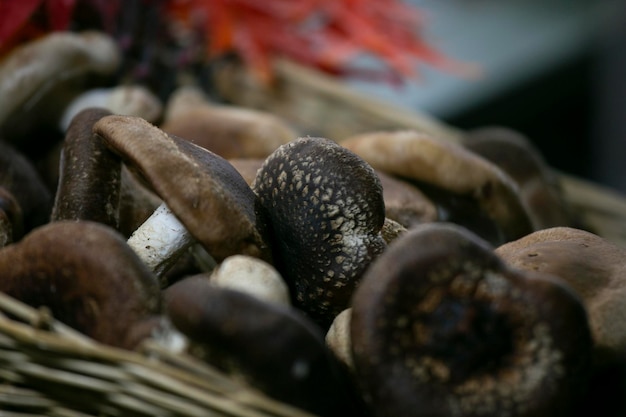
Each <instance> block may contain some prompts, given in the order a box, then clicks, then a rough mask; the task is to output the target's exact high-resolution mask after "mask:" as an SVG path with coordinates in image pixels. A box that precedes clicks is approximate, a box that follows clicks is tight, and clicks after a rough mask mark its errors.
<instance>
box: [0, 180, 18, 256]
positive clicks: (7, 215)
mask: <svg viewBox="0 0 626 417" xmlns="http://www.w3.org/2000/svg"><path fill="white" fill-rule="evenodd" d="M23 232H24V216H23V213H22V208H21V207H20V204H19V203H18V201H17V199H16V198H15V197H14V196H13V194H12V193H11V192H10V191H9V190H7V189H6V188H5V187H2V186H0V248H2V247H4V246H6V245H8V244H9V243H13V242H14V241H17V240H19V239H20V238H21V237H22V234H23Z"/></svg>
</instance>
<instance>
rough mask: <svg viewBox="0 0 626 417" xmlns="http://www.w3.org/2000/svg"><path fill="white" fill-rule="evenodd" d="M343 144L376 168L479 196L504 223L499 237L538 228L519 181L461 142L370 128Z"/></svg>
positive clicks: (484, 206) (488, 213) (499, 223)
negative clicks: (522, 195) (519, 190)
mask: <svg viewBox="0 0 626 417" xmlns="http://www.w3.org/2000/svg"><path fill="white" fill-rule="evenodd" d="M341 144H342V145H343V146H344V147H346V148H348V149H350V150H351V151H353V152H354V153H356V154H357V155H359V156H361V157H362V158H363V159H364V160H366V161H367V162H368V163H369V164H371V165H372V167H374V169H376V170H380V171H382V172H386V173H388V174H392V175H397V176H399V177H402V178H405V179H409V180H412V181H418V182H419V183H421V184H426V185H430V186H434V187H437V188H439V189H441V190H445V191H446V192H449V193H452V194H455V195H459V196H464V197H469V198H471V199H473V200H475V201H476V203H477V204H478V207H479V208H480V211H481V212H482V213H484V214H485V215H486V216H488V218H490V219H491V220H492V221H493V222H494V223H495V224H496V225H497V226H498V228H499V230H500V232H501V235H502V236H501V237H499V239H498V240H500V242H499V243H504V242H507V241H510V240H515V239H518V238H520V237H522V236H524V235H526V234H528V233H530V232H532V231H533V230H534V229H533V225H532V223H531V220H530V218H529V215H528V211H527V208H526V207H525V205H524V204H523V202H522V200H521V198H520V196H519V194H518V188H517V185H516V184H515V183H514V181H513V180H512V179H511V178H510V177H509V176H508V175H507V174H506V173H505V172H504V171H503V170H502V169H500V168H499V167H497V166H496V165H495V164H493V163H491V162H489V161H487V160H486V159H485V158H482V157H480V156H479V155H477V154H475V153H473V152H471V151H469V150H467V149H465V148H463V147H462V146H460V145H459V144H455V143H451V142H448V141H445V140H437V139H435V138H433V137H431V136H429V135H427V134H424V133H421V132H417V131H413V130H399V131H382V132H370V133H364V134H359V135H356V136H353V137H351V138H348V139H346V140H343V141H342V142H341ZM490 240H491V239H490ZM493 243H495V242H493Z"/></svg>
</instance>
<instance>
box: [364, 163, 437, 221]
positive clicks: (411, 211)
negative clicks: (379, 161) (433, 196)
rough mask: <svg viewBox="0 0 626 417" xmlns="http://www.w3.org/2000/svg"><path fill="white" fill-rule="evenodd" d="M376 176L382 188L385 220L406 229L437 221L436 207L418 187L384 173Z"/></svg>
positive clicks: (378, 173)
mask: <svg viewBox="0 0 626 417" xmlns="http://www.w3.org/2000/svg"><path fill="white" fill-rule="evenodd" d="M376 175H378V178H380V183H381V185H382V187H383V198H384V199H385V214H386V216H387V218H389V219H392V220H395V221H397V222H398V223H400V224H401V225H403V226H404V227H407V228H410V227H411V226H414V225H417V224H421V223H427V222H434V221H437V220H438V214H437V206H436V205H435V203H434V202H433V201H432V200H430V199H429V198H428V197H426V195H425V194H424V193H423V192H422V191H420V189H419V188H418V187H416V186H414V185H413V184H410V183H409V182H408V181H404V180H402V179H400V178H396V177H393V176H391V175H389V174H386V173H384V172H380V171H379V172H377V173H376Z"/></svg>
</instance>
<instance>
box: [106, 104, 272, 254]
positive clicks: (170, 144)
mask: <svg viewBox="0 0 626 417" xmlns="http://www.w3.org/2000/svg"><path fill="white" fill-rule="evenodd" d="M94 132H95V133H96V134H98V135H100V136H102V138H104V140H105V143H106V144H107V145H108V146H109V147H110V148H111V149H112V150H113V151H114V152H116V153H118V154H119V155H120V156H121V157H122V160H123V161H124V163H125V164H126V166H128V167H129V168H130V169H131V171H133V172H135V173H137V174H138V175H139V176H140V177H141V178H142V179H144V180H145V182H146V183H147V184H149V186H150V187H151V189H152V190H154V192H155V193H156V194H157V195H158V196H159V197H160V198H161V199H162V200H163V201H164V202H165V203H166V204H167V206H168V207H169V208H170V210H172V212H173V213H174V214H175V215H176V217H177V218H178V219H179V220H180V221H181V222H182V223H183V224H184V225H185V227H186V228H187V230H188V231H189V232H190V233H191V235H192V236H194V238H196V239H197V240H198V241H199V242H200V243H201V244H202V245H203V246H204V247H205V249H206V250H207V251H208V252H209V254H210V255H211V256H212V257H213V258H215V260H216V261H220V260H222V259H224V258H226V257H227V256H230V255H234V254H244V255H250V256H255V257H258V258H261V259H264V260H270V259H271V253H270V249H269V246H268V245H267V244H266V242H265V241H264V237H263V232H262V229H263V226H264V223H263V220H264V219H263V218H261V216H260V214H259V213H258V212H257V210H256V209H257V207H256V205H257V199H256V196H255V194H254V193H253V192H252V189H251V188H250V187H249V186H248V184H247V183H246V182H245V181H244V179H243V178H242V177H241V175H240V174H239V173H238V172H237V170H236V169H235V168H234V167H233V166H232V165H230V164H229V163H228V162H227V161H226V160H225V159H224V158H222V157H220V156H218V155H216V154H214V153H213V152H210V151H208V150H206V149H204V148H202V147H200V146H197V145H194V144H192V143H191V142H189V141H187V140H184V139H181V138H178V137H176V136H174V135H168V134H167V133H165V132H163V131H162V130H160V129H159V128H157V127H156V126H154V125H152V124H150V123H148V122H146V121H145V120H143V119H141V118H138V117H131V116H107V117H105V118H102V119H101V120H100V121H98V122H97V123H96V124H95V125H94Z"/></svg>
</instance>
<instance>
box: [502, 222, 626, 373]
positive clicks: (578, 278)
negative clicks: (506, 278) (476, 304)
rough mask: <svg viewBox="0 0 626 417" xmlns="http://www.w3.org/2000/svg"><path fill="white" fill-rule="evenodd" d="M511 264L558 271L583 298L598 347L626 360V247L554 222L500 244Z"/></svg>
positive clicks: (545, 270) (535, 269)
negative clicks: (547, 227) (549, 225)
mask: <svg viewBox="0 0 626 417" xmlns="http://www.w3.org/2000/svg"><path fill="white" fill-rule="evenodd" d="M496 253H497V254H498V256H500V257H501V258H502V259H503V260H504V261H505V262H507V263H508V264H509V265H511V266H513V267H515V268H519V269H522V270H530V271H539V272H543V273H550V274H553V275H555V276H558V277H559V278H560V279H562V280H563V281H565V282H567V284H568V285H569V286H570V287H572V288H573V289H574V291H576V292H577V293H578V294H579V296H580V297H581V298H582V300H583V302H584V304H585V306H586V307H587V311H588V314H589V323H590V326H591V330H592V333H593V336H594V341H595V349H596V351H597V352H598V354H599V355H600V357H599V358H598V359H599V360H600V361H601V360H602V357H603V356H608V357H615V355H619V356H622V357H623V358H624V359H626V321H625V320H624V317H626V302H625V300H626V250H625V249H624V248H622V247H619V246H617V245H615V244H614V243H611V242H609V241H607V240H605V239H604V238H602V237H600V236H597V235H595V234H593V233H590V232H587V231H584V230H580V229H575V228H570V227H554V228H550V229H545V230H539V231H537V232H534V233H532V234H530V235H528V236H525V237H523V238H521V239H519V240H516V241H514V242H509V243H507V244H505V245H502V246H500V247H498V248H497V249H496Z"/></svg>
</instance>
